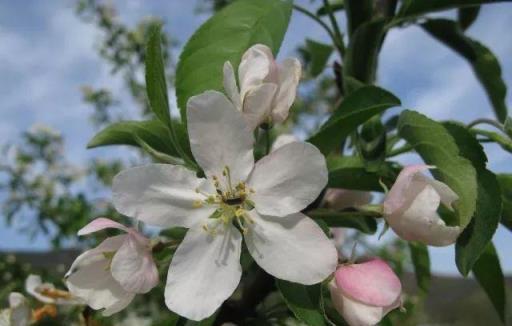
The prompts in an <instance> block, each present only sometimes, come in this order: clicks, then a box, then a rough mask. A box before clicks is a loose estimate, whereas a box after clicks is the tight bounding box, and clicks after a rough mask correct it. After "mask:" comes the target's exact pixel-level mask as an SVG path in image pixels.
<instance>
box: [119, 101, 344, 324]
mask: <svg viewBox="0 0 512 326" xmlns="http://www.w3.org/2000/svg"><path fill="white" fill-rule="evenodd" d="M187 119H188V133H189V138H190V145H191V149H192V153H193V155H194V157H195V159H196V161H197V162H198V164H199V165H200V166H201V167H202V168H203V170H204V173H205V176H206V177H205V178H198V177H197V176H196V173H194V172H193V171H190V170H187V169H186V168H184V167H183V166H175V165H167V164H150V165H146V166H141V167H136V168H131V169H128V170H125V171H122V172H121V173H119V174H118V175H117V176H116V177H115V178H114V182H113V202H114V206H115V207H116V209H117V210H118V211H119V212H120V213H122V214H124V215H127V216H131V217H134V218H137V219H139V220H141V221H144V222H146V223H148V224H152V225H156V226H160V227H175V226H181V227H187V228H189V231H188V232H187V234H186V236H185V238H184V239H183V242H182V243H181V245H180V246H179V247H178V249H177V250H176V253H175V254H174V257H173V259H172V262H171V265H170V268H169V273H168V276H167V285H166V291H165V297H166V304H167V306H168V307H169V308H170V309H171V310H172V311H174V312H176V313H178V314H180V315H182V316H185V317H187V318H188V319H192V320H201V319H204V318H206V317H208V316H210V315H211V314H213V313H214V312H215V310H216V309H217V308H218V307H219V306H220V305H221V304H222V302H224V301H225V300H226V299H227V298H228V297H229V296H230V295H231V294H232V293H233V291H234V290H235V289H236V287H237V285H238V283H239V281H240V277H241V275H242V268H241V266H240V253H241V249H242V234H241V232H240V231H239V230H241V231H242V233H243V235H244V238H245V243H246V245H247V248H248V250H249V252H250V254H251V255H252V257H253V258H254V260H255V261H256V262H257V263H258V264H259V265H260V266H261V267H262V268H263V269H264V270H265V271H267V272H268V273H269V274H272V275H274V276H275V277H277V278H280V279H284V280H288V281H292V282H297V283H302V284H314V283H318V282H320V281H322V280H323V279H325V278H326V277H327V276H329V275H330V274H331V273H332V272H334V270H335V268H336V262H337V254H336V249H335V248H334V246H333V245H332V243H331V242H330V241H329V239H328V238H327V237H326V236H325V234H324V233H323V232H322V230H321V229H320V227H318V225H317V224H316V223H315V222H314V221H313V220H311V219H310V218H309V217H307V216H305V215H304V214H302V213H300V211H301V210H302V209H304V208H305V207H306V206H307V205H308V204H310V203H311V202H312V201H314V200H315V198H316V197H317V196H318V195H319V194H320V192H321V191H322V189H323V187H324V186H325V184H326V183H327V168H326V164H325V158H324V157H323V155H322V154H321V153H320V151H319V150H318V149H317V148H316V147H314V146H313V145H311V144H308V143H299V142H292V143H289V144H287V145H285V146H282V147H281V148H279V149H277V150H275V151H273V152H271V153H270V154H269V155H267V156H266V157H264V158H263V159H261V160H260V161H258V162H257V163H256V164H255V163H254V156H253V143H254V136H253V133H252V130H251V129H250V128H249V127H248V125H247V123H246V122H245V120H244V118H243V116H242V114H241V113H240V112H239V111H237V109H236V108H235V107H234V105H233V104H232V103H231V102H230V101H229V100H228V99H227V98H226V97H225V96H224V95H223V94H222V93H220V92H216V91H207V92H204V93H202V94H200V95H197V96H194V97H191V98H190V100H189V101H188V107H187Z"/></svg>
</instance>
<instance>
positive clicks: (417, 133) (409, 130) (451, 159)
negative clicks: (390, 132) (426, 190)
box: [398, 110, 477, 227]
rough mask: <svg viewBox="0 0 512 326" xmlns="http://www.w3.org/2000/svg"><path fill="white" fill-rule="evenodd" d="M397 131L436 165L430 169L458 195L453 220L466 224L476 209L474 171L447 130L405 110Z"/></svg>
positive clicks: (420, 115) (428, 160) (424, 158)
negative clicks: (455, 218)
mask: <svg viewBox="0 0 512 326" xmlns="http://www.w3.org/2000/svg"><path fill="white" fill-rule="evenodd" d="M398 134H399V135H400V137H402V138H403V139H405V140H406V141H407V143H409V145H411V146H412V147H413V148H414V149H415V150H416V152H418V154H419V155H420V156H421V157H422V158H423V160H424V161H425V162H426V163H427V164H430V165H434V166H436V167H437V169H435V170H432V173H433V174H434V175H435V176H436V177H437V178H438V179H439V180H440V181H442V182H444V183H446V184H447V185H448V186H449V187H450V188H451V189H452V190H453V191H455V193H456V194H457V195H458V196H459V200H458V201H457V202H456V203H455V205H454V206H455V211H456V213H457V214H456V215H457V219H458V221H457V222H458V223H457V224H458V225H460V226H462V227H465V226H467V225H468V224H469V222H470V220H471V217H472V216H473V213H474V212H475V209H476V198H477V177H476V171H475V168H474V167H473V165H472V164H471V162H470V161H469V160H468V159H466V158H464V157H463V156H462V154H461V150H460V149H459V147H458V146H457V144H456V142H455V140H454V139H453V137H452V136H451V134H450V133H449V132H448V130H446V128H445V127H444V126H443V125H442V124H440V123H438V122H435V121H433V120H431V119H429V118H427V117H426V116H424V115H422V114H420V113H418V112H414V111H409V110H406V111H404V112H402V114H401V115H400V119H399V121H398Z"/></svg>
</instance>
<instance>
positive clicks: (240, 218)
mask: <svg viewBox="0 0 512 326" xmlns="http://www.w3.org/2000/svg"><path fill="white" fill-rule="evenodd" d="M212 179H213V185H214V187H215V194H207V193H204V192H202V191H201V190H200V189H196V192H197V193H199V194H202V195H203V196H205V199H203V200H198V201H195V202H194V207H196V208H199V207H203V206H204V205H214V206H217V210H216V211H215V213H213V214H212V216H211V217H210V219H209V221H207V222H206V223H205V224H204V225H203V229H204V230H205V231H206V232H208V233H210V234H211V235H215V234H216V233H217V232H216V230H217V228H218V227H219V226H221V225H224V226H226V225H228V224H229V223H233V224H234V225H235V226H236V227H237V228H238V229H240V230H241V231H242V232H243V233H246V232H247V231H248V230H249V228H248V224H252V223H254V222H253V220H252V219H251V218H250V216H249V215H248V214H247V212H248V211H250V210H251V209H253V208H254V203H253V202H252V201H251V200H250V199H248V195H249V194H251V193H254V190H253V189H250V188H249V187H247V185H246V184H245V182H242V181H240V182H238V183H237V184H233V182H232V180H231V171H230V169H229V167H228V166H226V167H224V170H223V171H222V176H221V177H220V178H219V177H217V176H213V177H212Z"/></svg>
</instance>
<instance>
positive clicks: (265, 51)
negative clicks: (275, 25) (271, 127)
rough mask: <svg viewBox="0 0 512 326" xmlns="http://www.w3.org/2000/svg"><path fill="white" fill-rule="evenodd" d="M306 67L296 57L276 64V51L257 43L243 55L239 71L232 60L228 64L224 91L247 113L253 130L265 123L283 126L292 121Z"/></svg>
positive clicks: (226, 64)
mask: <svg viewBox="0 0 512 326" xmlns="http://www.w3.org/2000/svg"><path fill="white" fill-rule="evenodd" d="M301 73H302V68H301V64H300V61H299V60H297V59H296V58H287V59H285V60H284V61H283V62H282V63H281V64H278V63H276V61H275V60H274V56H273V54H272V50H270V48H269V47H268V46H266V45H263V44H256V45H253V46H252V47H250V48H249V49H248V50H247V51H246V52H245V53H244V55H243V56H242V60H241V62H240V65H239V67H238V81H239V85H240V87H238V86H237V82H236V77H235V72H234V70H233V66H232V65H231V63H230V62H229V61H226V63H225V64H224V89H225V91H226V93H227V95H228V97H229V98H230V99H231V101H232V102H233V104H234V106H235V107H236V108H237V109H238V110H239V111H241V112H242V113H243V115H244V118H245V119H246V121H247V124H248V125H249V127H250V128H251V129H255V128H257V127H258V126H259V125H261V124H264V123H282V122H283V121H285V120H286V118H288V113H289V111H290V107H291V106H292V104H293V102H294V100H295V95H296V93H297V85H298V84H299V80H300V76H301Z"/></svg>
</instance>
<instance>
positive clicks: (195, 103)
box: [187, 91, 254, 185]
mask: <svg viewBox="0 0 512 326" xmlns="http://www.w3.org/2000/svg"><path fill="white" fill-rule="evenodd" d="M187 121H188V135H189V138H190V148H191V150H192V154H194V157H195V159H196V161H197V163H198V164H199V166H201V167H202V168H203V170H204V172H205V174H206V175H207V176H208V177H213V176H217V177H218V178H221V177H222V172H223V171H224V169H225V168H226V166H227V167H229V169H230V171H231V181H232V184H233V185H236V184H238V183H239V182H243V181H245V180H246V179H247V176H248V175H249V173H250V172H251V170H252V168H253V166H254V156H253V146H254V135H253V132H252V130H251V129H250V128H249V126H248V125H247V123H246V122H245V119H244V117H243V115H242V113H241V112H239V111H237V109H236V108H235V107H234V105H233V104H232V103H231V102H230V101H229V100H228V99H227V98H226V96H225V95H224V94H222V93H220V92H216V91H206V92H204V93H201V94H199V95H196V96H192V97H191V98H190V99H189V100H188V103H187Z"/></svg>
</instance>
